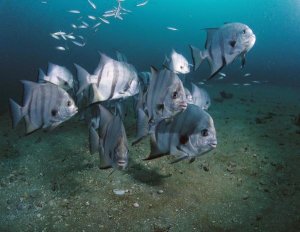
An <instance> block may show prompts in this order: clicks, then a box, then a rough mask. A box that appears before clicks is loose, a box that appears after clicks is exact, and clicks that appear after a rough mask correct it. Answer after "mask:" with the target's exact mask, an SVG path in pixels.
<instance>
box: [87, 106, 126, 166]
mask: <svg viewBox="0 0 300 232" xmlns="http://www.w3.org/2000/svg"><path fill="white" fill-rule="evenodd" d="M92 111H93V116H92V118H91V120H90V122H91V123H90V126H89V130H90V151H91V153H95V152H96V151H99V156H100V166H99V167H100V168H101V169H106V168H111V167H113V168H116V169H121V170H124V169H125V168H126V167H127V165H128V143H127V136H126V132H125V128H124V125H123V123H122V120H121V118H120V117H119V116H113V115H112V114H111V113H110V112H109V111H108V110H107V109H106V108H105V107H103V106H102V105H100V104H95V105H93V106H92Z"/></svg>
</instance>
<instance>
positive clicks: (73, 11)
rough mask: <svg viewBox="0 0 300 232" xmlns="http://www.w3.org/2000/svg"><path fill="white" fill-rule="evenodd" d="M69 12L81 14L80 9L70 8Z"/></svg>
mask: <svg viewBox="0 0 300 232" xmlns="http://www.w3.org/2000/svg"><path fill="white" fill-rule="evenodd" d="M69 13H72V14H80V11H79V10H69Z"/></svg>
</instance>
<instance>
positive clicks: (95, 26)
mask: <svg viewBox="0 0 300 232" xmlns="http://www.w3.org/2000/svg"><path fill="white" fill-rule="evenodd" d="M100 25H101V23H96V24H95V25H94V26H93V28H97V27H99V26H100Z"/></svg>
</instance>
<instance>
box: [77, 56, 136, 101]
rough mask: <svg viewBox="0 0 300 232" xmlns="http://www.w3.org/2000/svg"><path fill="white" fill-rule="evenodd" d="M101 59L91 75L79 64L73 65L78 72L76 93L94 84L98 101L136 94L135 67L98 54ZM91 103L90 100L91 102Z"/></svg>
mask: <svg viewBox="0 0 300 232" xmlns="http://www.w3.org/2000/svg"><path fill="white" fill-rule="evenodd" d="M100 55H101V59H100V63H99V65H98V67H97V68H96V70H95V72H94V74H93V75H90V74H89V73H88V72H87V71H86V70H84V69H83V68H82V67H80V66H79V65H75V66H76V69H77V74H78V81H79V86H80V88H79V90H78V94H79V93H80V92H81V91H83V90H84V89H85V88H87V87H88V86H89V85H95V88H94V89H97V90H98V91H97V93H95V95H97V96H98V97H99V101H106V100H112V99H118V98H126V97H130V96H133V95H136V94H138V92H139V88H138V82H139V80H138V77H137V73H136V70H135V68H134V67H133V66H132V65H130V64H128V63H125V62H119V61H116V60H113V59H112V58H110V57H108V56H106V55H104V54H100ZM91 103H92V102H91Z"/></svg>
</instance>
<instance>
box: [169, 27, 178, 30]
mask: <svg viewBox="0 0 300 232" xmlns="http://www.w3.org/2000/svg"><path fill="white" fill-rule="evenodd" d="M167 29H168V30H170V31H178V29H177V28H175V27H167Z"/></svg>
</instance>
